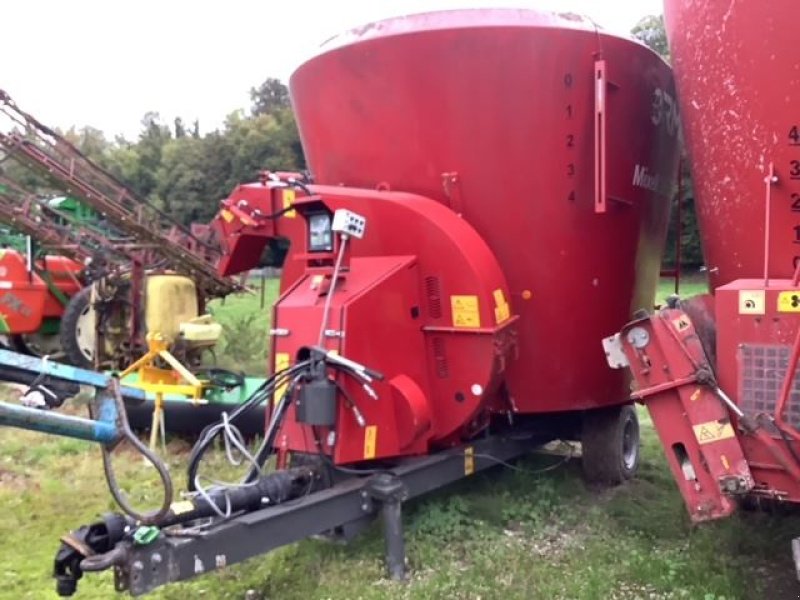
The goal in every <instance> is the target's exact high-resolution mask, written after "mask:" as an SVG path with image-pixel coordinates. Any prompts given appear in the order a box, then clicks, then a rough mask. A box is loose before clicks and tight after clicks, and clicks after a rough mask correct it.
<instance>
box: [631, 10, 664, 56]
mask: <svg viewBox="0 0 800 600" xmlns="http://www.w3.org/2000/svg"><path fill="white" fill-rule="evenodd" d="M631 33H633V36H634V37H635V38H636V39H638V40H640V41H641V42H643V43H644V44H646V45H647V46H648V47H649V48H650V49H651V50H653V51H654V52H656V53H658V54H659V55H661V56H663V57H664V58H665V59H666V60H669V44H668V43H667V31H666V29H665V27H664V15H658V16H656V15H650V16H647V17H644V18H643V19H641V20H640V21H639V22H638V23H637V24H636V26H635V27H634V28H633V30H632V31H631Z"/></svg>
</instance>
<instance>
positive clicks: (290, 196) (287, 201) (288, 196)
mask: <svg viewBox="0 0 800 600" xmlns="http://www.w3.org/2000/svg"><path fill="white" fill-rule="evenodd" d="M294 198H295V193H294V190H293V189H291V188H287V189H284V190H283V208H289V207H290V206H291V205H292V204H294ZM283 216H284V217H286V218H287V219H294V218H295V217H296V216H297V211H296V210H290V211H288V212H286V213H285V214H284V215H283Z"/></svg>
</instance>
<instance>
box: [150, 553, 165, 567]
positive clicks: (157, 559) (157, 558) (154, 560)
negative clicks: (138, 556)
mask: <svg viewBox="0 0 800 600" xmlns="http://www.w3.org/2000/svg"><path fill="white" fill-rule="evenodd" d="M161 560H162V558H161V554H160V553H158V552H156V553H155V554H153V556H151V557H150V562H151V563H153V564H154V565H159V564H161Z"/></svg>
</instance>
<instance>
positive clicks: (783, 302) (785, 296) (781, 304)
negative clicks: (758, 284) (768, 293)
mask: <svg viewBox="0 0 800 600" xmlns="http://www.w3.org/2000/svg"><path fill="white" fill-rule="evenodd" d="M778 312H782V313H796V312H800V292H799V291H797V290H791V291H788V292H781V293H780V294H778Z"/></svg>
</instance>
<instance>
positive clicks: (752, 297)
mask: <svg viewBox="0 0 800 600" xmlns="http://www.w3.org/2000/svg"><path fill="white" fill-rule="evenodd" d="M766 305H767V302H766V300H765V292H764V290H739V314H740V315H763V314H764V313H765V312H766Z"/></svg>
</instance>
